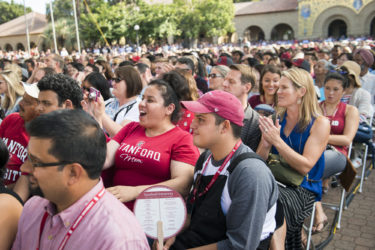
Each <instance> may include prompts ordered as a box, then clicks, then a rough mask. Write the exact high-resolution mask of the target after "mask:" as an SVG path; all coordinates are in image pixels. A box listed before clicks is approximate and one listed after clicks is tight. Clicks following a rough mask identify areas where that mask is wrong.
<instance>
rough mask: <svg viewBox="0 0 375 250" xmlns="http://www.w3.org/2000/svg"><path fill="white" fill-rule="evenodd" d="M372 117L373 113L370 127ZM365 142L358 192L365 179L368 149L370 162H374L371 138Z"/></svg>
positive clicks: (360, 190)
mask: <svg viewBox="0 0 375 250" xmlns="http://www.w3.org/2000/svg"><path fill="white" fill-rule="evenodd" d="M373 118H374V114H373V115H372V116H371V117H370V126H371V127H372V120H373ZM364 144H365V152H364V154H363V158H362V173H361V176H360V177H358V178H360V179H361V181H360V185H359V189H358V192H360V193H362V190H363V189H362V188H363V181H364V180H365V172H366V165H367V156H368V151H369V149H370V150H371V155H372V156H371V157H372V164H373V163H374V147H373V145H372V138H371V139H370V140H368V141H367V142H364Z"/></svg>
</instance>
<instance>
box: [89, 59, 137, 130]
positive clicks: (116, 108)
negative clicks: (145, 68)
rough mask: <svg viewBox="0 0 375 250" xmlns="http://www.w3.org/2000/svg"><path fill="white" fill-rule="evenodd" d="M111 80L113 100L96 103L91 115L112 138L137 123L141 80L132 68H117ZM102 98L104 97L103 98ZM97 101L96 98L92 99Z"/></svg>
mask: <svg viewBox="0 0 375 250" xmlns="http://www.w3.org/2000/svg"><path fill="white" fill-rule="evenodd" d="M115 75H116V77H115V78H114V79H113V91H112V94H113V96H114V97H113V98H110V99H108V100H106V101H105V102H104V103H103V102H96V103H98V105H95V109H94V110H93V114H94V116H95V118H96V120H97V121H98V122H99V124H101V125H102V127H103V128H104V129H105V131H106V132H107V133H108V134H109V135H110V136H111V137H112V136H114V135H115V134H117V133H118V132H119V131H120V130H121V128H123V127H124V126H125V125H126V124H128V123H130V122H132V121H136V122H138V121H139V110H138V105H139V103H140V102H141V98H140V96H139V94H140V93H141V91H142V80H141V76H140V75H139V73H138V71H137V70H136V69H135V68H134V67H132V66H123V67H119V68H117V69H116V71H115ZM103 97H104V96H103ZM94 98H95V100H96V101H97V98H96V97H94Z"/></svg>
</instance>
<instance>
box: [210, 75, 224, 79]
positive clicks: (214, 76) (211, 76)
mask: <svg viewBox="0 0 375 250" xmlns="http://www.w3.org/2000/svg"><path fill="white" fill-rule="evenodd" d="M216 77H220V78H223V76H221V75H218V74H209V75H208V78H212V79H214V78H216Z"/></svg>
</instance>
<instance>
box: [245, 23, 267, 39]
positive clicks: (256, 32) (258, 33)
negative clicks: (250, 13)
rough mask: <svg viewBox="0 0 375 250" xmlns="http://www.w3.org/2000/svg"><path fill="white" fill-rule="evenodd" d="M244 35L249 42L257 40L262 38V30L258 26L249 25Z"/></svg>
mask: <svg viewBox="0 0 375 250" xmlns="http://www.w3.org/2000/svg"><path fill="white" fill-rule="evenodd" d="M243 35H244V37H245V38H247V40H248V41H250V42H257V41H263V40H264V37H265V36H264V32H263V30H262V29H261V28H260V27H258V26H250V27H248V28H247V29H246V30H245V32H244V34H243Z"/></svg>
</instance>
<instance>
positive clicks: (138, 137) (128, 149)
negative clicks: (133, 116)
mask: <svg viewBox="0 0 375 250" xmlns="http://www.w3.org/2000/svg"><path fill="white" fill-rule="evenodd" d="M113 140H114V141H116V142H118V143H119V144H120V147H119V148H118V150H117V152H116V155H115V173H114V178H113V183H112V184H113V185H114V186H117V185H123V186H139V185H153V184H156V183H159V182H163V181H167V180H169V179H171V171H170V165H171V160H174V161H180V162H184V163H187V164H190V165H193V166H194V165H195V163H196V161H197V159H198V157H199V150H198V148H197V147H195V146H194V145H193V137H192V135H191V134H189V133H188V132H186V131H183V130H182V129H181V128H179V127H175V128H173V129H171V130H169V131H167V132H165V133H164V134H161V135H158V136H154V137H147V136H146V134H145V128H144V127H142V126H141V125H139V123H138V122H132V123H129V124H128V125H126V126H125V127H123V128H122V129H121V130H120V132H119V133H118V134H117V135H116V136H115V137H114V138H113ZM125 205H126V206H127V207H128V208H129V209H131V210H132V209H133V206H134V201H131V202H127V203H125Z"/></svg>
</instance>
